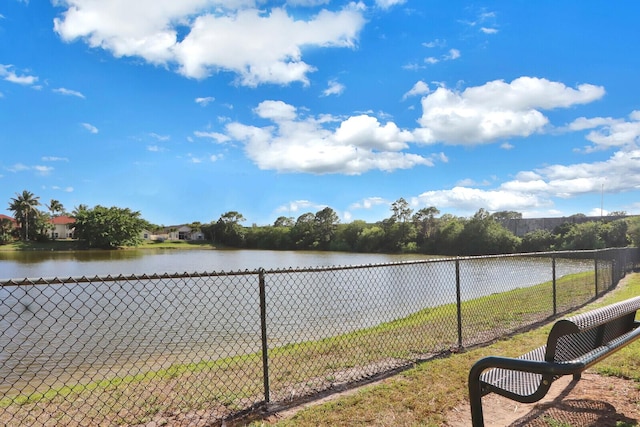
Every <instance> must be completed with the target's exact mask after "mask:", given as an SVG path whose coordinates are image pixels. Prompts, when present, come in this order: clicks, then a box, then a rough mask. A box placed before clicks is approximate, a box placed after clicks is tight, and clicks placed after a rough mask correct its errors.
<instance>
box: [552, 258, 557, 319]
mask: <svg viewBox="0 0 640 427" xmlns="http://www.w3.org/2000/svg"><path fill="white" fill-rule="evenodd" d="M551 283H552V285H551V286H552V288H553V315H554V316H555V315H556V314H558V291H557V288H556V256H555V255H553V256H552V257H551Z"/></svg>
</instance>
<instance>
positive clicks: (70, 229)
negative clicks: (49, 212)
mask: <svg viewBox="0 0 640 427" xmlns="http://www.w3.org/2000/svg"><path fill="white" fill-rule="evenodd" d="M75 223H76V220H75V218H71V217H70V216H66V215H60V216H56V217H53V218H51V225H53V228H52V229H51V232H50V233H51V234H50V235H49V237H51V238H52V239H54V240H56V239H73V238H75V235H74V231H75V227H74V226H73V225H74V224H75Z"/></svg>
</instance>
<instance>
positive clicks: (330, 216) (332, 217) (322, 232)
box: [313, 207, 340, 250]
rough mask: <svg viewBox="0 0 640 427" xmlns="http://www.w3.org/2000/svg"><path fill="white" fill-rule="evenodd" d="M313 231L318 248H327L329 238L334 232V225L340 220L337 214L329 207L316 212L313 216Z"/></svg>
mask: <svg viewBox="0 0 640 427" xmlns="http://www.w3.org/2000/svg"><path fill="white" fill-rule="evenodd" d="M313 220H314V231H315V234H316V239H315V242H316V243H317V244H318V245H319V247H320V249H323V250H327V249H329V244H330V243H331V239H332V238H333V235H334V234H335V232H336V226H337V225H338V223H339V222H340V219H339V218H338V214H336V213H335V211H334V210H333V209H331V208H329V207H326V208H324V209H322V210H320V211H318V212H316V214H315V216H314V218H313Z"/></svg>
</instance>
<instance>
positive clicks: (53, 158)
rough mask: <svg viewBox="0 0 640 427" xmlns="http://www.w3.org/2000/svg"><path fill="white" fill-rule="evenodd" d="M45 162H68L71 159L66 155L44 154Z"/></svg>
mask: <svg viewBox="0 0 640 427" xmlns="http://www.w3.org/2000/svg"><path fill="white" fill-rule="evenodd" d="M42 161H43V162H68V161H69V159H68V158H66V157H56V156H44V157H42Z"/></svg>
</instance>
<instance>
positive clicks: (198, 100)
mask: <svg viewBox="0 0 640 427" xmlns="http://www.w3.org/2000/svg"><path fill="white" fill-rule="evenodd" d="M215 100H216V99H215V98H214V97H213V96H207V97H204V98H196V99H195V101H196V104H199V105H201V106H202V107H206V106H207V105H209V104H210V103H212V102H213V101H215Z"/></svg>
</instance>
